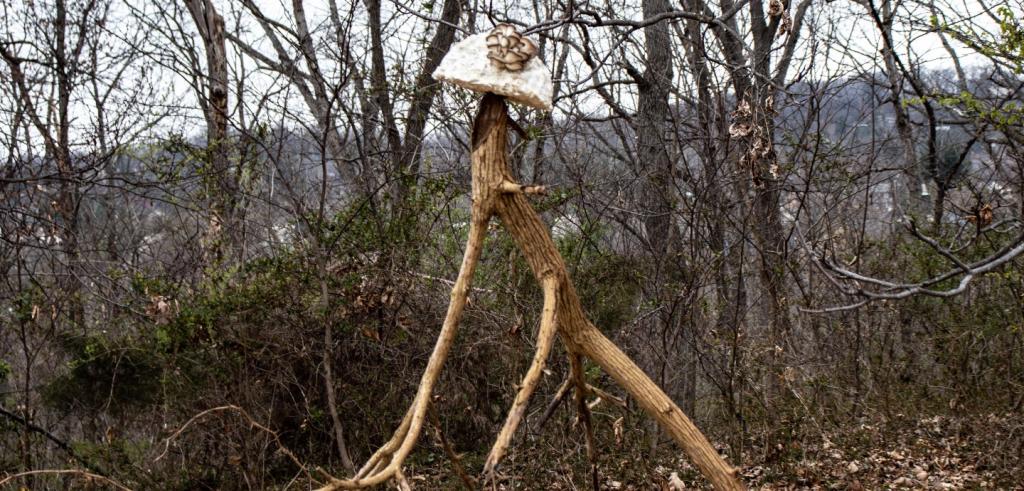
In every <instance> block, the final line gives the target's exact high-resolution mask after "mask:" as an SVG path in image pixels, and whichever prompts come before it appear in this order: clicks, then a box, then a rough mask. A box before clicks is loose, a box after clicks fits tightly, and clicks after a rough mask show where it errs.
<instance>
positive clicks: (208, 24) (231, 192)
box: [185, 0, 237, 264]
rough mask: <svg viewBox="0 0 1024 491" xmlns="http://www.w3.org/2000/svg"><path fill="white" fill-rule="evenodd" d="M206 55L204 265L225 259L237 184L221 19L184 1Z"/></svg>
mask: <svg viewBox="0 0 1024 491" xmlns="http://www.w3.org/2000/svg"><path fill="white" fill-rule="evenodd" d="M185 5H186V6H187V7H188V11H189V14H191V16H192V20H193V21H194V22H195V24H196V29H197V30H198V31H199V37H200V38H202V40H203V46H204V48H205V51H206V71H207V78H206V95H205V98H204V97H200V98H199V99H200V105H201V106H202V108H203V115H204V116H205V117H206V150H207V155H208V159H207V162H208V165H209V167H208V168H207V169H206V170H205V173H206V175H207V176H208V177H207V179H206V183H207V186H208V187H209V189H207V192H208V193H209V194H210V196H211V197H212V199H210V205H211V209H210V223H209V230H208V231H207V236H206V241H207V247H208V250H207V251H206V252H207V255H208V262H211V263H214V264H216V263H219V262H221V261H223V260H225V259H226V256H227V254H228V249H230V246H231V242H232V238H233V236H234V234H235V232H236V231H235V226H236V224H235V223H234V222H235V220H234V216H233V215H234V208H235V200H236V198H237V189H236V188H237V184H236V181H235V178H234V177H235V176H234V173H233V172H232V171H231V161H230V153H229V149H230V143H229V140H228V59H227V49H226V47H225V35H224V18H223V17H222V16H221V15H220V14H219V13H217V9H216V8H215V7H214V5H213V2H212V0H185Z"/></svg>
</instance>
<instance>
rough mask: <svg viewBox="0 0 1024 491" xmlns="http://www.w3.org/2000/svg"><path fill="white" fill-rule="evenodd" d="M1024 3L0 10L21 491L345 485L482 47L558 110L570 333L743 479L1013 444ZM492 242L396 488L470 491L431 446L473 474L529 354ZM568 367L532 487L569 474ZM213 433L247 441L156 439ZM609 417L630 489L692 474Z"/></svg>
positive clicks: (458, 1) (410, 312) (616, 463)
mask: <svg viewBox="0 0 1024 491" xmlns="http://www.w3.org/2000/svg"><path fill="white" fill-rule="evenodd" d="M1021 12H1024V4H1021V2H1020V0H1008V2H1007V1H1004V2H989V1H988V0H982V1H981V2H975V3H972V4H971V5H966V6H965V5H964V4H962V3H959V2H946V1H945V0H934V1H933V0H905V1H898V0H854V1H849V0H844V1H834V2H830V1H818V0H793V1H790V2H787V1H779V0H772V1H771V2H768V3H765V2H763V1H762V0H746V1H739V2H736V1H733V0H708V1H704V0H682V1H679V2H669V1H668V0H601V1H587V2H573V1H562V0H537V1H535V2H533V3H532V4H529V5H527V3H524V2H512V1H510V2H479V1H475V0H443V1H437V2H435V1H429V2H418V3H414V4H408V3H407V2H403V1H383V0H354V1H348V0H327V1H326V2H312V1H308V2H303V1H302V0H294V1H291V2H280V3H277V2H273V1H271V2H256V1H254V0H238V1H231V2H228V1H224V2H220V1H212V2H211V1H210V0H176V1H173V2H148V1H135V0H74V1H66V0H35V1H23V0H0V58H2V63H0V159H3V163H2V167H0V478H2V477H3V476H4V475H5V474H13V473H17V472H22V471H29V470H34V469H47V468H50V469H57V468H71V467H74V468H80V469H88V470H90V471H92V472H94V473H96V474H100V475H104V476H108V477H110V478H113V479H116V480H117V481H119V482H122V483H124V484H126V485H129V486H132V487H138V488H143V489H241V488H254V489H263V488H270V487H283V486H285V485H288V484H289V483H290V484H291V485H293V486H296V485H297V486H301V487H305V486H307V485H309V483H310V478H309V475H310V474H309V473H306V472H304V470H303V469H302V468H300V467H299V466H298V465H297V464H296V462H294V461H293V460H291V459H290V458H289V457H288V456H287V455H286V454H285V453H283V452H282V451H281V450H280V448H281V446H284V447H287V448H288V449H290V450H291V451H292V452H294V455H295V456H297V458H298V459H299V460H300V461H301V462H302V463H303V464H304V465H308V466H310V469H312V468H315V467H316V466H320V467H323V468H325V469H328V470H330V471H331V472H332V473H334V474H336V475H341V474H345V472H346V469H349V470H351V468H352V467H353V465H355V466H356V467H358V466H359V465H360V463H361V461H362V460H363V459H365V458H366V457H367V456H368V454H369V452H371V451H373V450H374V449H375V448H376V446H377V445H379V444H380V443H381V442H382V441H383V440H384V439H386V438H387V437H388V436H389V435H390V433H391V431H392V429H393V427H394V425H396V424H397V423H398V422H399V421H400V420H401V418H402V415H403V411H404V410H405V408H406V407H407V405H408V402H409V400H410V399H411V397H412V394H413V392H414V390H415V386H416V384H417V383H418V381H419V374H420V372H421V370H422V367H423V366H424V364H425V361H426V358H427V356H428V355H429V353H430V350H431V348H432V345H433V341H434V338H435V336H436V333H437V330H438V328H439V326H440V324H441V320H442V318H443V316H444V311H445V308H446V306H447V303H448V290H449V288H450V286H451V279H452V278H454V275H455V272H456V271H457V269H458V266H459V261H460V258H461V253H462V248H463V244H464V241H465V238H466V233H467V230H468V226H467V224H468V197H467V195H468V187H469V173H468V155H467V151H468V145H469V141H468V134H467V131H468V128H469V122H470V121H471V119H472V116H473V113H474V110H475V107H476V99H477V96H476V95H474V94H470V93H468V92H466V91H462V90H456V89H453V88H450V87H442V86H440V85H439V84H437V83H435V82H434V81H433V80H432V79H431V78H430V73H431V72H432V71H433V69H434V68H435V67H436V66H437V64H438V63H439V61H440V58H441V57H442V56H443V54H444V53H445V52H446V51H447V49H448V47H449V46H450V45H451V44H452V43H453V42H454V41H456V40H458V39H461V38H462V37H463V36H464V35H465V33H471V32H480V31H482V30H487V29H490V28H491V27H492V26H493V25H494V24H495V23H498V22H512V23H514V24H516V25H517V26H519V28H520V29H521V30H524V31H528V32H529V33H530V35H531V36H533V37H534V38H535V39H537V40H538V41H539V44H540V46H541V56H542V58H543V60H544V61H545V63H546V64H547V65H548V66H549V67H550V68H551V70H552V72H553V74H554V78H555V91H556V103H555V107H556V108H555V110H554V111H553V112H551V113H540V112H537V111H533V110H526V109H523V108H514V110H513V112H514V117H515V118H517V119H518V120H519V122H520V124H521V125H522V126H523V128H525V133H526V135H527V136H528V137H527V138H520V137H514V140H513V142H514V150H513V152H514V153H513V158H512V165H513V167H514V169H515V171H516V172H518V175H519V178H520V180H521V181H522V182H535V183H539V184H544V185H546V186H548V187H549V188H551V189H552V191H551V192H550V193H549V194H548V195H546V196H543V197H539V198H536V199H535V201H534V203H535V205H536V206H537V208H538V209H539V210H540V211H541V212H542V214H543V216H544V218H545V219H546V220H547V221H548V223H549V224H550V225H551V226H552V232H553V235H554V237H555V238H556V241H557V243H558V244H559V247H560V248H561V249H562V252H563V255H564V256H565V258H566V261H567V264H568V266H569V269H570V273H571V274H572V275H573V277H574V279H575V282H576V285H577V287H578V289H579V291H580V295H581V297H582V299H583V300H584V305H585V306H586V308H587V309H588V313H589V315H590V316H591V318H592V319H593V320H594V322H595V324H597V325H598V326H599V327H600V328H602V329H603V330H604V331H605V332H606V333H607V334H609V335H610V336H611V337H612V338H613V339H615V340H616V341H617V342H618V343H620V345H622V346H624V347H625V349H626V350H627V351H628V352H629V353H630V355H631V356H633V357H634V358H636V359H637V360H639V362H640V363H641V365H642V366H643V367H644V368H645V370H647V372H648V373H650V374H651V375H652V376H654V377H655V380H656V381H657V382H658V383H659V384H661V385H662V386H663V387H664V388H665V389H666V391H667V392H668V393H669V394H670V395H671V396H672V397H673V398H674V399H675V400H676V401H678V402H679V403H680V405H681V406H682V407H683V408H684V409H685V410H686V411H687V413H688V414H690V415H691V416H692V417H693V418H694V419H695V421H696V422H697V423H698V425H699V426H700V427H701V428H702V429H703V430H705V431H706V432H707V433H708V435H709V437H710V438H712V439H713V440H714V441H715V442H717V443H718V444H719V445H720V448H721V450H722V451H723V452H725V453H727V454H728V455H729V456H730V459H731V461H732V462H733V463H735V464H738V465H741V466H744V467H745V468H748V469H749V468H751V467H754V466H759V465H764V466H765V468H766V469H771V470H770V471H768V472H769V473H771V472H775V473H782V472H784V469H786V468H787V467H786V465H788V464H786V463H792V462H797V461H799V460H800V459H801V458H804V452H805V449H806V448H809V447H808V445H811V443H810V442H817V443H821V441H822V439H824V440H825V441H826V442H827V441H828V438H827V437H826V435H828V434H831V432H833V431H834V430H835V429H838V428H844V427H852V426H856V425H862V424H865V422H878V421H887V422H893V421H896V422H899V421H902V419H901V418H908V417H909V418H914V417H918V416H920V417H925V416H934V415H947V416H949V415H953V416H957V417H964V416H966V417H967V418H976V419H977V421H979V422H984V421H986V420H985V419H984V418H985V417H987V416H986V415H993V414H1007V413H1010V414H1015V415H1016V416H1018V417H1019V416H1020V414H1021V411H1022V405H1024V269H1022V265H1024V259H1022V258H1020V257H1018V255H1019V254H1020V253H1021V251H1022V249H1024V246H1022V245H1021V244H1022V240H1024V239H1022V237H1024V235H1022V233H1024V229H1022V226H1021V217H1022V214H1024V130H1022V118H1024V106H1022V104H1024V77H1022V75H1021V73H1022V68H1024V30H1022V25H1021V22H1022V21H1021V19H1020V16H1021ZM487 240H488V244H487V247H486V252H485V254H484V256H483V258H482V262H481V265H480V268H479V270H478V273H477V280H476V282H475V289H474V291H473V293H472V296H471V303H470V305H469V306H468V308H467V313H466V317H465V320H464V322H463V328H462V331H461V332H460V334H459V341H458V344H457V346H456V348H455V350H454V352H453V354H452V358H451V359H450V360H449V362H448V365H447V367H446V371H445V374H444V376H443V379H442V380H443V382H442V384H441V387H440V388H439V390H438V391H437V395H438V397H437V398H436V400H435V403H434V407H435V408H436V415H437V426H436V428H437V429H439V430H440V431H439V434H435V432H434V427H431V429H428V431H427V433H428V434H425V436H424V438H423V439H422V442H421V445H420V446H419V450H418V451H417V453H416V454H415V455H414V457H413V459H412V460H411V462H410V465H412V466H413V467H414V470H415V469H417V468H418V469H420V471H419V472H422V473H424V475H430V476H432V477H429V480H430V482H431V483H432V484H429V485H428V488H434V487H435V486H440V487H448V486H452V487H455V486H458V481H457V480H456V479H455V478H454V477H451V472H450V471H449V469H448V467H447V466H448V463H447V462H448V457H447V456H446V454H445V452H444V451H443V445H442V443H441V439H440V438H441V437H443V438H444V439H445V440H444V441H446V442H447V443H448V444H450V445H451V447H452V448H454V449H455V451H457V452H459V453H462V454H463V457H462V458H463V461H464V464H465V465H466V466H467V468H468V470H469V471H470V472H477V471H478V470H479V467H480V465H481V464H482V461H483V458H484V456H485V454H486V451H487V450H488V449H489V446H490V442H491V439H492V438H493V437H494V435H495V433H496V431H497V429H498V428H499V427H500V425H501V422H502V420H503V417H504V414H505V411H506V410H507V408H508V406H509V404H510V402H511V399H512V397H513V395H514V392H515V386H516V384H517V383H518V382H519V380H520V378H521V376H522V373H523V371H524V370H525V368H526V366H527V365H528V363H529V361H530V360H529V357H530V356H531V354H532V349H531V346H532V343H533V339H534V334H535V331H536V326H537V324H538V322H539V319H538V316H539V313H540V310H541V294H540V290H539V288H538V286H537V285H536V284H535V283H534V282H533V280H532V276H531V275H530V273H529V270H528V268H527V266H526V264H525V263H524V261H523V260H522V258H521V257H520V256H519V255H518V254H517V253H516V252H515V249H514V247H513V244H512V243H511V241H510V239H509V238H508V237H507V236H506V235H505V234H503V233H502V232H501V231H500V229H495V231H494V232H493V233H492V234H491V235H490V236H489V237H488V239H487ZM549 368H550V370H549V371H550V373H548V374H547V375H546V376H545V378H544V381H543V382H542V386H541V389H540V394H539V397H538V398H536V399H535V401H541V402H535V404H534V407H532V408H531V411H530V413H529V416H528V419H527V421H526V424H525V425H524V426H525V430H524V431H522V432H521V433H520V436H519V438H518V439H517V440H516V444H515V445H514V448H513V451H512V455H511V456H510V459H509V461H508V462H507V463H506V464H505V467H504V469H503V472H504V473H505V475H506V477H508V479H509V480H510V481H509V484H510V485H511V486H513V487H521V488H523V489H537V488H538V487H546V486H555V485H556V484H555V483H562V482H565V483H569V482H576V483H578V485H580V486H585V485H586V483H587V482H588V477H587V476H588V471H587V466H586V455H585V451H584V450H583V438H584V437H583V435H582V432H581V431H580V430H579V429H578V428H577V427H576V426H574V422H573V418H574V413H573V411H572V410H571V404H565V405H564V406H562V407H561V408H557V407H552V408H550V410H548V411H545V410H546V409H549V408H546V407H544V406H545V405H547V404H549V403H550V402H551V401H552V400H553V399H552V398H553V397H554V396H555V393H556V391H557V390H558V387H559V385H560V384H561V382H562V381H563V380H564V379H565V377H566V373H567V371H568V367H567V364H566V362H565V360H564V356H559V354H557V353H556V354H555V355H554V356H552V358H551V366H550V367H549ZM587 376H588V377H589V378H590V379H591V383H592V384H594V385H596V386H598V387H606V388H610V387H613V384H611V383H608V382H607V381H604V380H603V377H604V375H603V374H602V373H601V372H600V370H599V369H597V368H596V367H590V366H589V365H588V370H587ZM222 406H237V407H238V408H240V409H241V410H242V411H238V410H236V409H224V410H218V411H215V412H213V413H206V414H204V415H203V416H201V417H200V418H197V419H196V420H195V421H192V422H191V423H190V424H189V425H188V427H187V428H185V429H184V430H183V431H181V432H180V433H177V434H175V432H176V430H178V429H179V428H181V427H182V426H183V425H185V423H186V422H188V421H189V420H190V418H192V417H193V416H196V415H197V414H200V413H201V412H202V411H205V410H208V409H211V408H218V407H222ZM594 411H595V418H596V419H595V424H596V429H597V437H598V441H599V443H600V444H601V451H600V454H601V455H600V457H599V458H600V465H599V468H600V469H601V472H602V473H603V474H605V475H607V476H610V477H609V479H611V478H614V479H615V480H617V481H629V482H636V483H644V482H655V481H656V480H652V479H653V478H651V477H650V476H652V475H654V474H656V472H655V471H654V470H653V469H654V467H655V466H656V465H658V464H657V463H659V462H663V461H662V460H658V459H665V458H670V459H674V458H676V457H677V456H678V455H677V454H678V452H677V451H676V450H675V449H674V448H673V447H672V446H671V445H670V444H668V443H667V442H668V439H667V438H666V437H665V436H664V435H659V434H658V432H657V428H656V427H655V426H654V425H653V424H652V423H651V422H650V421H649V420H647V419H646V418H644V417H643V416H642V413H641V412H640V411H638V410H637V409H636V408H635V407H634V406H633V404H632V403H631V402H630V401H628V400H627V401H626V404H625V407H622V406H619V405H617V404H616V403H615V401H602V402H600V403H599V404H597V405H596V406H595V408H594ZM545 412H547V413H550V414H549V415H548V416H549V417H546V418H545V417H542V416H543V415H544V413H545ZM253 423H259V424H260V425H263V426H264V427H265V428H267V429H270V430H272V432H271V431H264V430H262V429H258V428H257V427H255V426H254V424H253ZM981 424H985V423H981ZM958 431H959V430H958ZM172 434H173V436H174V439H173V441H171V442H167V441H166V439H167V438H168V437H171V436H172ZM993 440H994V441H993V442H991V443H992V448H991V449H990V456H991V458H990V459H989V460H988V461H987V462H985V463H982V464H980V465H988V466H989V467H990V468H995V469H999V468H1002V469H1009V468H1012V466H1014V465H1019V459H1020V455H1021V453H1022V445H1024V437H1022V433H1021V432H1020V431H1017V432H1009V433H1008V434H1004V435H1002V436H999V437H993ZM826 448H827V447H826ZM672 463H673V464H674V465H679V464H678V461H677V460H676V461H672ZM432 469H433V470H432ZM431 472H434V473H433V474H431ZM415 473H416V472H412V474H415ZM691 474H692V473H691ZM312 475H313V477H317V474H316V473H315V472H313V474H312ZM748 477H749V476H748ZM757 477H758V476H753V478H757ZM762 477H763V476H762ZM26 479H27V481H19V483H20V484H18V485H27V486H28V487H29V488H33V489H34V488H38V489H45V488H60V487H64V486H69V485H72V483H73V482H74V483H78V484H81V482H79V481H72V480H71V478H69V477H60V478H57V477H51V476H42V475H40V476H30V477H27V478H26ZM531 479H533V480H535V481H531ZM781 479H783V481H785V480H789V479H796V478H795V477H786V476H784V477H782V478H781ZM1007 479H1011V478H1007ZM293 480H294V481H293ZM531 483H532V484H531ZM1007 483H1012V481H1009V480H1008V481H1007ZM559 485H560V484H559Z"/></svg>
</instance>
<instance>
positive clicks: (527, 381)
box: [484, 278, 559, 476]
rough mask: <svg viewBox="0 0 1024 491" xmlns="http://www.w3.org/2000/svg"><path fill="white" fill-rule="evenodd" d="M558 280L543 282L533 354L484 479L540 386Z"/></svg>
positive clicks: (550, 338)
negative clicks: (539, 315)
mask: <svg viewBox="0 0 1024 491" xmlns="http://www.w3.org/2000/svg"><path fill="white" fill-rule="evenodd" d="M558 283H559V282H558V280H557V279H555V278H547V279H545V281H544V310H543V311H542V312H541V319H540V330H539V331H538V332H537V350H536V351H535V352H534V354H533V362H532V363H531V364H530V368H529V369H528V370H527V371H526V375H525V376H524V377H523V384H522V387H520V388H519V392H518V393H517V394H516V398H515V401H514V402H513V403H512V408H511V409H509V412H508V417H507V418H505V425H504V426H502V428H501V432H500V433H498V438H497V439H496V440H495V441H494V446H493V447H492V448H491V453H490V454H489V455H488V456H487V462H486V463H485V464H484V475H486V476H491V475H492V474H493V473H494V468H495V466H497V465H498V462H500V461H501V458H502V457H503V456H504V455H505V451H506V450H507V449H508V445H509V443H510V442H511V441H512V437H513V436H515V433H516V429H517V428H519V423H520V422H521V421H522V419H523V414H525V413H526V408H527V407H528V406H529V404H530V396H532V395H533V391H534V390H535V389H536V388H537V383H538V382H540V376H541V374H543V371H544V364H545V363H546V362H547V359H548V354H549V353H551V345H552V344H554V343H553V342H554V340H555V333H556V332H557V331H556V320H555V304H556V303H557V301H558Z"/></svg>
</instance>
